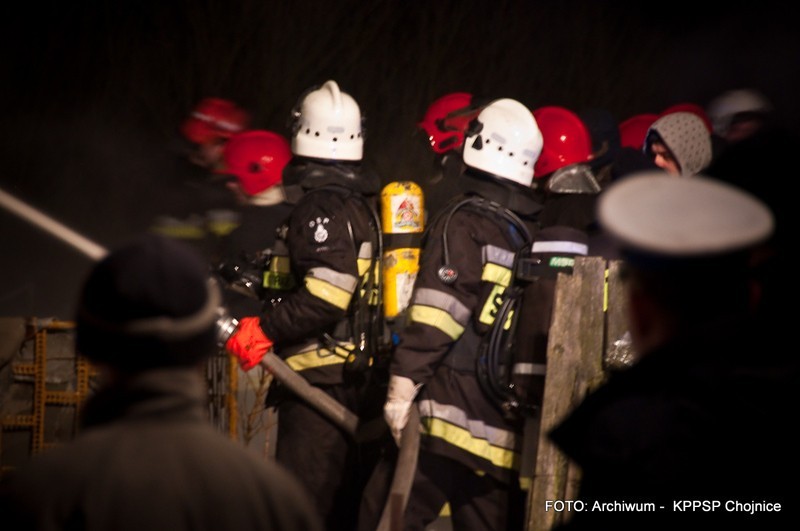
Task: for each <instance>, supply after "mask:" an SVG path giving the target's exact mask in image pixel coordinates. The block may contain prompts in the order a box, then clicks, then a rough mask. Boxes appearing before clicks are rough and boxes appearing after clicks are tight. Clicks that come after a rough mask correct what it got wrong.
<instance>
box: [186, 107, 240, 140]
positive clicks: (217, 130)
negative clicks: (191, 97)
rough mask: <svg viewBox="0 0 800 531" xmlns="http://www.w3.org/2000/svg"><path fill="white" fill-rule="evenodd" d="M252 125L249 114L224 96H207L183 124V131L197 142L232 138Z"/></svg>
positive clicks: (188, 137)
mask: <svg viewBox="0 0 800 531" xmlns="http://www.w3.org/2000/svg"><path fill="white" fill-rule="evenodd" d="M249 125H250V116H249V114H248V113H247V112H246V111H245V110H243V109H241V108H240V107H238V106H237V105H236V104H235V103H233V102H232V101H229V100H225V99H222V98H205V99H203V100H202V101H201V102H200V103H199V104H198V105H197V107H195V108H194V110H193V111H192V113H191V114H190V115H189V117H188V118H187V119H186V120H185V121H184V122H183V124H182V125H181V133H182V134H183V136H184V137H186V139H188V140H189V141H190V142H194V143H195V144H209V143H211V142H214V141H216V140H219V139H225V138H230V136H231V135H234V134H236V133H238V132H240V131H244V130H245V129H247V127H248V126H249Z"/></svg>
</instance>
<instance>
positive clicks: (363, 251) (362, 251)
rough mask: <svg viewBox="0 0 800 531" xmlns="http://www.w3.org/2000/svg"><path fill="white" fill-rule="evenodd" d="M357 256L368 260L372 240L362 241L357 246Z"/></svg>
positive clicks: (370, 254) (370, 255)
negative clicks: (359, 245)
mask: <svg viewBox="0 0 800 531" xmlns="http://www.w3.org/2000/svg"><path fill="white" fill-rule="evenodd" d="M358 257H359V258H361V259H367V260H369V259H370V258H372V242H364V243H362V244H361V247H359V248H358Z"/></svg>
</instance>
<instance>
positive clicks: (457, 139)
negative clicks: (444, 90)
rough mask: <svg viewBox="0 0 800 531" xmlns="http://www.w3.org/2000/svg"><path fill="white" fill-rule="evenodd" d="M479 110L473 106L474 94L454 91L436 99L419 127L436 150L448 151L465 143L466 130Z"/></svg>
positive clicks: (439, 151) (440, 152)
mask: <svg viewBox="0 0 800 531" xmlns="http://www.w3.org/2000/svg"><path fill="white" fill-rule="evenodd" d="M470 111H472V112H470ZM479 111H480V109H473V108H472V94H469V93H468V92H453V93H451V94H446V95H444V96H442V97H440V98H438V99H436V100H434V101H433V103H431V104H430V106H428V110H427V111H425V116H424V117H423V118H422V120H421V121H420V122H419V123H417V127H419V128H420V129H422V130H423V131H424V132H425V134H426V135H427V136H428V142H429V143H430V145H431V149H433V151H434V152H436V153H439V154H442V153H447V152H448V151H452V150H454V149H459V148H460V147H461V146H462V145H463V144H464V131H466V130H467V126H468V125H469V122H470V120H472V119H473V118H475V117H476V116H477V115H478V112H479Z"/></svg>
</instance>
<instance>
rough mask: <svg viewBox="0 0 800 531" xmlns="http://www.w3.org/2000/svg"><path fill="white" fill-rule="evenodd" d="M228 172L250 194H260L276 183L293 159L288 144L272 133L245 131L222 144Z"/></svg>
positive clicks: (279, 180)
mask: <svg viewBox="0 0 800 531" xmlns="http://www.w3.org/2000/svg"><path fill="white" fill-rule="evenodd" d="M224 156H225V163H226V164H227V173H230V174H231V175H233V176H235V177H236V178H237V179H238V181H239V184H240V185H241V187H242V190H244V191H245V193H247V194H249V195H256V194H258V193H260V192H263V191H264V190H266V189H267V188H270V187H272V186H274V185H276V184H278V183H279V182H281V174H282V173H283V168H284V167H285V166H286V164H288V162H289V160H291V158H292V150H291V147H290V146H289V141H288V140H287V139H286V138H284V137H283V136H281V135H279V134H278V133H274V132H272V131H263V130H254V131H244V132H242V133H238V134H235V135H233V136H232V137H231V138H230V139H229V140H228V142H227V143H226V144H225V153H224Z"/></svg>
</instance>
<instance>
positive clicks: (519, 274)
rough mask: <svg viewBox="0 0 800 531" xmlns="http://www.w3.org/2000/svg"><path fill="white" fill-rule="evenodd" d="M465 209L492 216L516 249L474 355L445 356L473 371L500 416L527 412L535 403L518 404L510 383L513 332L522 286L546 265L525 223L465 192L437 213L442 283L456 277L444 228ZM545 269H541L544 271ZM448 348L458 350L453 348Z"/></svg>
mask: <svg viewBox="0 0 800 531" xmlns="http://www.w3.org/2000/svg"><path fill="white" fill-rule="evenodd" d="M465 207H467V208H470V209H471V210H474V211H477V212H479V213H481V214H483V215H486V213H487V212H489V213H491V214H492V218H493V219H494V220H495V221H497V222H498V223H502V225H503V226H504V227H505V228H507V229H508V234H509V236H510V239H511V241H512V242H513V246H514V248H515V249H516V252H515V254H514V263H513V265H512V267H511V271H512V278H511V282H510V283H509V286H508V287H507V288H505V289H504V290H503V292H502V294H501V295H499V298H498V305H497V313H496V314H495V318H494V321H493V322H492V324H491V326H490V328H489V330H488V331H487V332H486V333H485V334H483V335H482V336H479V338H480V339H479V341H480V344H479V348H478V355H477V357H475V356H474V355H471V356H469V361H468V362H467V355H465V354H466V353H462V352H452V353H451V354H452V355H454V357H455V358H460V359H455V360H451V363H452V365H451V366H453V367H454V368H456V369H457V370H459V369H460V370H474V371H475V374H476V376H477V378H478V382H479V383H480V385H481V388H482V389H483V391H484V393H485V394H486V396H487V397H488V398H489V399H490V400H491V402H492V403H493V404H494V405H495V406H497V408H498V409H499V410H500V411H501V412H502V413H503V414H504V415H506V416H509V417H512V418H516V417H518V416H520V415H531V414H532V413H533V412H534V410H535V406H534V405H532V404H524V403H521V401H520V400H519V398H518V396H517V394H516V393H515V389H514V384H513V383H512V380H511V377H512V368H513V364H514V360H515V355H516V335H517V326H518V321H519V315H520V308H521V306H522V301H523V293H524V292H525V288H526V287H527V286H528V285H529V284H530V283H531V282H534V281H535V280H536V279H537V278H539V277H540V276H542V275H543V274H551V272H550V271H549V268H548V267H547V265H546V264H541V263H540V260H538V259H536V258H533V257H532V256H531V247H532V237H531V234H530V231H529V230H528V227H526V225H525V223H524V222H523V221H522V220H521V219H520V218H519V216H517V215H516V214H515V213H514V212H512V211H511V210H509V209H507V208H505V207H504V206H502V205H500V204H498V203H496V202H494V201H490V200H487V199H484V198H482V197H479V196H471V197H467V198H464V199H461V200H458V201H456V202H454V203H452V206H450V207H449V208H448V209H445V211H443V212H442V213H440V216H446V217H445V218H444V227H443V230H442V265H441V267H440V268H439V271H438V276H439V279H440V280H441V281H442V282H443V283H444V284H448V285H449V284H452V283H453V282H455V281H456V279H457V278H458V270H457V269H456V268H455V267H454V266H452V265H451V264H450V249H449V242H448V238H447V231H448V228H449V225H450V222H451V220H452V217H453V215H454V214H455V212H456V211H457V210H459V209H461V208H465ZM546 270H547V271H546ZM454 350H456V351H457V350H459V349H458V346H456V347H454Z"/></svg>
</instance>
